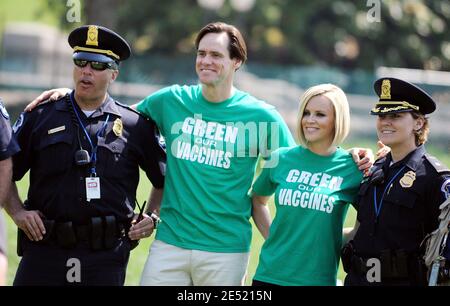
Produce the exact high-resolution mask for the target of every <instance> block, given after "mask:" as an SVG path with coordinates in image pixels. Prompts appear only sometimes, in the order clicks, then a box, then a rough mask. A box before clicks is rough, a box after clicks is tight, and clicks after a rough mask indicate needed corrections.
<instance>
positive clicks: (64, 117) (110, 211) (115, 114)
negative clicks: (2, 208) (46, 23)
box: [13, 95, 165, 224]
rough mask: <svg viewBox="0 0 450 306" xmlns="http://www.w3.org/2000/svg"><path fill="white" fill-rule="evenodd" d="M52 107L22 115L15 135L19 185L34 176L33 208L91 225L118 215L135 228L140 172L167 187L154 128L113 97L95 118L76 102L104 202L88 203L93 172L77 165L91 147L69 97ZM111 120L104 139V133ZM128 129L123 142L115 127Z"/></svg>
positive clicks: (162, 153)
mask: <svg viewBox="0 0 450 306" xmlns="http://www.w3.org/2000/svg"><path fill="white" fill-rule="evenodd" d="M60 100H61V101H56V102H54V103H46V104H43V105H41V106H39V107H37V108H36V109H35V110H33V111H32V112H31V113H22V114H21V116H20V117H19V119H18V121H17V122H16V123H15V125H14V127H13V129H14V133H15V136H16V138H17V140H18V143H19V145H20V147H21V149H22V151H21V152H20V153H19V154H17V155H15V156H14V172H13V179H14V180H16V181H17V180H20V179H21V178H22V177H23V176H24V174H25V173H26V172H27V171H28V170H30V186H29V190H28V201H27V206H28V207H29V209H37V210H40V211H41V212H42V213H43V214H44V215H45V217H46V218H47V219H51V220H56V221H59V222H65V221H72V222H73V223H74V224H87V223H88V222H89V221H90V218H91V217H94V216H106V215H114V216H116V218H117V219H118V220H119V221H121V222H129V221H130V218H131V217H132V216H133V209H134V207H135V195H136V189H137V186H138V182H139V167H141V168H142V169H143V170H144V171H145V172H146V174H147V177H148V178H149V179H150V181H151V182H152V184H153V186H154V187H156V188H162V187H163V179H164V177H163V171H164V167H165V151H164V149H163V148H162V147H161V145H160V144H159V141H158V136H157V132H156V127H155V124H154V122H151V121H149V120H148V119H146V118H144V117H143V116H141V115H139V114H138V113H137V112H135V111H133V110H131V109H130V108H129V107H127V106H124V105H122V104H120V103H118V102H117V101H114V100H113V99H112V98H110V97H108V98H107V99H106V101H105V102H104V103H103V104H102V106H101V107H100V108H99V109H98V110H96V111H95V112H94V113H93V114H92V115H91V116H90V117H89V118H87V117H86V116H85V114H84V113H83V112H82V111H81V110H80V108H79V107H78V105H77V104H76V103H75V101H74V105H75V107H76V110H77V112H78V114H79V116H80V118H81V120H82V121H83V124H84V125H85V127H86V130H87V132H88V133H89V135H90V137H91V140H92V142H93V143H94V144H97V145H98V150H97V166H96V172H97V176H98V177H99V178H100V190H101V199H91V200H90V202H88V201H87V200H86V183H85V178H86V177H88V176H89V173H90V166H78V165H76V164H75V158H74V156H75V152H76V151H77V150H79V149H80V145H79V140H78V134H79V137H80V141H81V144H82V147H83V149H85V150H87V151H88V152H89V153H90V152H91V147H90V145H89V142H88V140H87V138H86V136H85V133H84V132H83V129H82V127H81V126H80V128H79V131H78V129H77V118H76V116H75V113H74V112H73V109H72V105H71V103H70V98H69V95H66V96H65V97H63V98H62V99H60ZM108 114H110V116H109V120H108V122H107V125H106V129H105V132H104V134H101V135H99V136H98V141H97V137H96V133H97V131H98V130H99V129H101V128H102V126H103V124H104V122H105V120H106V118H107V116H108ZM117 119H120V120H121V122H122V125H123V128H122V130H121V133H120V134H119V136H117V135H116V134H115V133H114V131H113V126H114V122H115V121H116V120H117Z"/></svg>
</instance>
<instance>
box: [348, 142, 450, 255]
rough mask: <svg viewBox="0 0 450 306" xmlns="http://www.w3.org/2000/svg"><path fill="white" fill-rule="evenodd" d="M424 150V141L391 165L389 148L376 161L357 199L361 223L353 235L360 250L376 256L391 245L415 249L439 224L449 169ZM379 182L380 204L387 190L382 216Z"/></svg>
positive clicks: (357, 249)
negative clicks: (380, 174)
mask: <svg viewBox="0 0 450 306" xmlns="http://www.w3.org/2000/svg"><path fill="white" fill-rule="evenodd" d="M425 154H426V151H425V148H424V147H423V145H422V146H419V147H418V148H417V149H416V150H414V151H413V152H411V153H410V154H408V156H406V157H405V158H404V159H403V160H401V161H399V162H397V163H395V164H393V165H391V166H390V167H389V165H390V163H391V161H392V157H391V155H390V154H388V155H387V156H386V157H385V158H382V159H380V160H378V161H377V162H376V163H375V164H374V168H373V169H372V171H371V173H372V175H371V177H370V178H368V179H367V180H364V181H363V183H362V184H361V187H360V190H359V196H358V201H357V205H356V207H357V209H358V216H357V218H358V221H359V222H360V226H359V229H358V231H357V233H356V235H355V238H354V247H355V249H356V253H357V254H358V255H359V256H361V257H377V256H379V255H380V252H381V251H382V250H388V249H389V250H399V249H403V250H405V251H406V252H407V253H412V252H417V251H418V249H419V246H420V243H421V241H422V240H423V238H424V237H425V235H426V234H428V233H430V232H431V231H433V230H435V229H436V228H437V227H438V224H439V223H438V216H439V205H440V204H442V203H443V202H444V200H445V199H446V196H448V194H447V195H446V190H447V189H448V186H449V185H450V184H449V178H450V173H449V170H448V169H447V168H446V167H445V166H444V165H442V164H441V163H440V162H439V161H438V160H437V159H435V158H434V157H432V156H429V155H428V154H427V155H425ZM380 168H381V169H383V172H384V182H383V183H381V184H379V185H376V183H375V182H374V181H376V179H374V177H376V175H375V173H376V172H377V170H378V169H380ZM396 174H397V177H396V178H395V179H393V181H392V184H389V186H387V185H388V183H389V182H390V181H391V180H392V178H393V177H394V176H395V175H396ZM375 186H376V199H377V203H378V205H379V203H380V201H381V198H382V196H383V193H384V192H385V195H384V199H383V202H382V207H381V210H380V213H379V216H378V218H377V217H376V213H375V208H374V200H375V199H374V198H375V196H374V189H375ZM385 190H386V191H385Z"/></svg>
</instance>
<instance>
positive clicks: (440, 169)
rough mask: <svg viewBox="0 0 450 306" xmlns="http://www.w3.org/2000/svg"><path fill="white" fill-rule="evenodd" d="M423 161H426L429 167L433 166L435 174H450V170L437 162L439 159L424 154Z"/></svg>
mask: <svg viewBox="0 0 450 306" xmlns="http://www.w3.org/2000/svg"><path fill="white" fill-rule="evenodd" d="M424 156H425V159H426V160H428V162H429V163H430V164H431V166H433V168H434V169H435V170H436V172H437V173H445V172H450V169H449V168H448V167H447V166H446V165H444V164H443V163H442V162H441V161H439V159H437V158H436V157H434V156H432V155H429V154H425V155H424Z"/></svg>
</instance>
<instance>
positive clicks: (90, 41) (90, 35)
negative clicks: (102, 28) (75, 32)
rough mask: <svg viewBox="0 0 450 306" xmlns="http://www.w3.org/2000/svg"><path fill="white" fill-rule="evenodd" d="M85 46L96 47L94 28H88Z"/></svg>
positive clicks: (95, 30)
mask: <svg viewBox="0 0 450 306" xmlns="http://www.w3.org/2000/svg"><path fill="white" fill-rule="evenodd" d="M86 45H87V46H96V47H98V28H97V27H96V26H89V30H88V32H87V38H86Z"/></svg>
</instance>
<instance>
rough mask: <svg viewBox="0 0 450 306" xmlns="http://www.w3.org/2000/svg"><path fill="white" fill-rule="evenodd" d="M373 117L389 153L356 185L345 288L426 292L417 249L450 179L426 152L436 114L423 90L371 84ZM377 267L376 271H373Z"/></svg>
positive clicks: (399, 83) (389, 81)
mask: <svg viewBox="0 0 450 306" xmlns="http://www.w3.org/2000/svg"><path fill="white" fill-rule="evenodd" d="M374 89H375V92H376V93H377V95H378V96H379V101H378V102H377V104H376V106H375V108H374V109H372V111H371V113H372V114H373V115H377V116H378V117H377V134H378V137H379V138H380V140H381V141H382V142H383V143H384V144H386V145H388V146H389V147H390V148H391V152H390V153H389V154H388V155H387V156H386V157H384V158H381V159H379V160H377V161H376V162H375V164H374V167H373V169H372V170H371V175H370V177H368V178H367V179H366V180H364V181H363V182H362V184H361V187H360V190H359V198H358V200H357V207H358V217H357V219H358V222H359V223H360V225H359V228H358V231H357V233H356V235H355V237H354V240H353V242H352V243H350V244H349V245H346V247H344V249H343V258H342V260H343V265H344V269H345V270H346V272H347V273H348V274H347V277H346V279H345V284H346V285H370V284H374V285H377V284H378V285H379V284H381V285H425V284H426V283H427V279H426V267H425V265H424V264H423V259H422V256H423V250H421V248H420V245H421V242H422V240H423V239H424V237H425V236H426V235H427V234H428V233H430V232H432V231H433V230H434V229H435V228H436V227H437V225H438V216H439V206H440V205H441V203H443V202H444V200H445V199H446V197H448V194H447V193H446V192H445V191H446V190H448V188H449V185H450V180H449V177H450V171H449V169H448V168H447V167H445V166H444V165H443V164H442V163H441V162H439V161H438V160H437V159H436V158H434V157H432V156H430V155H428V154H427V153H426V150H425V148H424V143H425V142H426V141H427V137H428V132H429V125H428V119H427V118H426V117H425V115H427V114H430V113H432V112H433V111H434V110H435V108H436V105H435V102H434V101H433V99H432V98H431V97H430V96H429V95H428V94H427V93H426V92H424V91H423V90H422V89H420V88H419V87H416V86H415V85H413V84H411V83H408V82H406V81H403V80H399V79H395V78H382V79H379V80H377V81H376V82H375V84H374ZM377 263H378V264H377Z"/></svg>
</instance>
